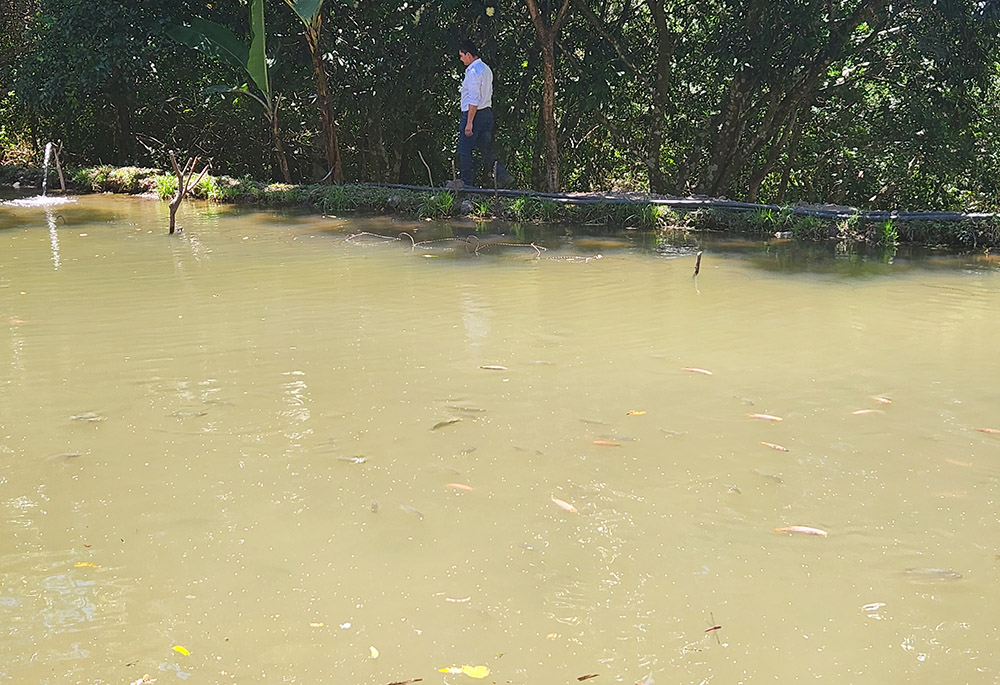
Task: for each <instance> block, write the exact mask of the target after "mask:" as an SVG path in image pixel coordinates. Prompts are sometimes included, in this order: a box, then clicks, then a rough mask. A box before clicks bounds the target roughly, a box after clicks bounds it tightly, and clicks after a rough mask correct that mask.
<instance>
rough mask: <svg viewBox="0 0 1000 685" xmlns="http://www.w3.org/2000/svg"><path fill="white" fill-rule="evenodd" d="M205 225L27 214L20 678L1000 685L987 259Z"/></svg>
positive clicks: (155, 217) (0, 412)
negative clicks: (485, 671) (796, 529)
mask: <svg viewBox="0 0 1000 685" xmlns="http://www.w3.org/2000/svg"><path fill="white" fill-rule="evenodd" d="M180 223H181V225H182V226H183V227H184V232H183V233H182V234H181V235H180V236H174V237H172V238H171V237H169V236H167V235H166V225H167V208H166V206H165V204H161V203H158V202H155V201H150V200H142V199H134V198H120V197H115V198H110V197H101V196H95V197H85V198H79V199H77V200H76V201H75V202H72V203H68V204H62V205H58V206H12V205H0V265H2V269H0V331H2V339H0V534H2V539H3V540H5V544H4V546H3V547H2V548H0V617H2V619H3V622H4V625H5V626H7V631H6V637H5V639H3V640H2V641H0V682H4V681H9V682H18V683H20V682H38V683H65V682H91V683H102V682H104V683H124V682H131V681H133V680H135V679H137V678H140V677H141V676H142V675H143V674H144V673H149V674H150V675H151V677H155V678H157V679H158V682H160V683H170V682H175V681H180V680H188V681H190V682H201V683H227V682H234V683H235V682H240V683H248V682H260V683H273V682H300V683H315V682H329V683H390V682H394V681H401V680H406V679H411V678H423V679H424V682H440V681H442V680H443V681H444V682H451V683H460V682H466V681H467V682H472V681H471V680H467V676H465V675H444V674H441V673H439V672H438V669H440V668H443V667H448V666H462V665H464V664H467V665H485V666H488V667H489V668H490V669H491V674H490V676H489V678H488V679H487V680H486V681H484V682H493V681H496V682H503V683H508V682H509V683H525V684H534V683H552V682H577V681H576V679H577V678H578V677H580V676H583V675H589V674H593V673H597V674H599V676H598V679H595V680H594V682H621V683H629V684H631V683H635V682H637V681H643V680H645V681H646V682H652V681H655V682H658V683H707V682H720V683H734V682H774V681H776V680H778V681H782V682H786V681H792V680H812V679H820V678H823V679H827V680H832V681H834V682H851V683H886V682H913V683H939V682H993V681H994V680H996V679H997V677H1000V675H998V674H1000V663H998V657H997V656H996V649H995V645H996V643H997V639H998V637H1000V634H998V627H997V623H996V618H995V617H996V614H997V609H998V606H997V602H996V600H995V597H996V594H997V593H996V582H997V579H998V563H1000V562H998V557H997V554H998V552H1000V550H998V549H997V542H996V541H997V524H998V520H997V510H998V509H997V488H998V478H1000V434H995V433H988V432H983V431H981V430H979V429H982V428H994V429H1000V411H998V407H1000V388H998V386H997V383H996V379H997V378H998V377H1000V373H998V371H1000V368H998V366H1000V362H998V358H997V355H996V340H997V339H998V338H1000V316H998V313H1000V312H998V292H1000V277H998V271H997V270H996V268H995V266H994V264H993V263H992V262H990V261H989V258H988V257H977V256H975V255H966V256H954V255H946V254H941V255H935V254H923V255H918V256H906V257H903V256H900V255H896V256H895V257H893V258H891V259H890V258H888V257H886V256H884V255H883V256H881V257H878V258H862V257H858V256H852V255H849V254H843V253H837V252H836V251H828V252H823V251H807V250H804V249H803V248H801V247H799V246H796V245H794V244H787V243H778V242H774V243H771V244H753V243H746V242H727V241H722V240H715V241H709V240H707V239H705V238H703V237H694V236H688V237H686V238H685V237H681V238H678V239H677V240H676V241H670V242H658V241H656V240H653V239H652V238H650V237H648V236H641V235H635V234H630V233H623V234H620V235H616V236H610V237H608V236H604V237H592V236H587V235H585V233H584V232H583V229H581V230H578V231H569V232H568V235H564V233H566V232H565V231H563V230H562V229H559V230H558V231H557V232H556V233H544V232H541V231H539V230H538V229H536V228H532V227H525V228H523V229H515V228H513V227H496V226H485V227H480V230H479V231H478V233H477V230H476V229H477V227H476V226H475V225H472V224H469V225H464V224H460V225H437V224H429V223H424V222H404V221H397V220H392V219H363V218H350V217H348V218H342V217H339V218H338V217H319V216H301V215H294V214H288V213H274V212H254V211H249V210H241V209H235V208H232V207H217V206H212V205H206V204H187V203H185V205H183V206H182V208H181V213H180ZM401 231H406V232H408V233H410V234H411V235H413V236H415V237H414V241H413V242H417V241H424V240H431V239H437V238H441V237H443V236H449V235H458V236H467V235H469V234H477V235H478V236H479V237H478V239H473V240H468V241H455V240H445V241H440V242H434V243H423V244H420V245H417V246H416V247H414V244H413V242H411V241H410V240H409V239H406V238H404V239H402V240H396V239H395V238H396V236H398V234H399V233H400V232H401ZM359 232H368V233H370V234H376V235H366V236H358V237H356V238H351V239H348V236H349V235H352V234H356V233H359ZM501 232H502V233H503V236H497V235H492V236H491V234H497V233H501ZM379 236H386V237H388V238H392V239H383V238H380V237H379ZM533 240H534V241H535V242H536V243H537V244H538V245H539V246H540V247H543V248H547V249H546V250H544V251H536V250H535V249H533V248H531V247H527V246H525V244H526V243H529V242H531V241H533ZM496 242H499V243H509V244H506V245H494V244H492V243H496ZM697 249H701V250H703V251H704V257H703V262H702V266H701V273H700V275H699V276H698V278H697V279H693V278H692V270H693V266H694V253H695V251H696V250H697ZM598 256H599V258H598ZM483 367H501V368H483ZM686 369H701V370H704V371H710V372H711V375H708V374H705V373H699V372H697V371H691V370H686ZM858 412H861V413H858ZM752 414H765V415H771V416H774V417H780V418H781V419H783V420H781V421H773V420H766V419H759V418H752V417H751V416H750V415H752ZM764 443H770V444H771V445H772V446H768V445H766V444H764ZM775 446H777V447H783V448H785V450H787V451H782V450H779V449H778V448H777V447H775ZM456 484H457V485H460V486H467V487H462V488H456V487H455V485H456ZM468 488H471V489H468ZM553 498H555V499H557V500H560V501H561V502H563V503H565V504H566V505H569V506H571V507H573V508H574V509H575V510H576V511H575V512H573V511H568V510H567V508H566V507H564V506H561V505H560V504H559V503H557V502H555V501H554V500H553ZM786 526H809V527H813V528H816V529H820V530H822V531H824V532H826V533H828V535H827V536H825V537H824V536H820V535H804V534H790V533H777V532H775V529H776V528H779V527H786ZM716 625H721V626H722V627H721V629H719V630H715V631H709V632H706V630H707V629H709V628H712V627H713V626H716ZM175 646H180V647H183V648H184V649H185V650H186V651H188V652H189V654H183V653H181V652H179V651H176V650H174V649H173V648H174V647H175ZM373 648H374V649H373ZM376 655H377V656H376ZM650 678H651V680H650Z"/></svg>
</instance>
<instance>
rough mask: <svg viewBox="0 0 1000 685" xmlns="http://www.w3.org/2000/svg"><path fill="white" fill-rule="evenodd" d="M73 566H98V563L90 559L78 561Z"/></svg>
mask: <svg viewBox="0 0 1000 685" xmlns="http://www.w3.org/2000/svg"><path fill="white" fill-rule="evenodd" d="M73 566H74V567H75V568H97V564H92V563H90V562H89V561H78V562H76V563H75V564H73Z"/></svg>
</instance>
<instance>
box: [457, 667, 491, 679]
mask: <svg viewBox="0 0 1000 685" xmlns="http://www.w3.org/2000/svg"><path fill="white" fill-rule="evenodd" d="M462 673H464V674H465V675H467V676H469V677H470V678H485V677H486V676H488V675H489V674H490V667H489V666H462Z"/></svg>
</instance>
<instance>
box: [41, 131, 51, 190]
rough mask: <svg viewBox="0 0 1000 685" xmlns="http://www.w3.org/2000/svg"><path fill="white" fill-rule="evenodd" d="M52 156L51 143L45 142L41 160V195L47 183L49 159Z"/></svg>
mask: <svg viewBox="0 0 1000 685" xmlns="http://www.w3.org/2000/svg"><path fill="white" fill-rule="evenodd" d="M51 158H52V143H51V142H48V143H45V159H44V160H43V161H42V197H45V190H46V189H47V188H48V185H49V159H51Z"/></svg>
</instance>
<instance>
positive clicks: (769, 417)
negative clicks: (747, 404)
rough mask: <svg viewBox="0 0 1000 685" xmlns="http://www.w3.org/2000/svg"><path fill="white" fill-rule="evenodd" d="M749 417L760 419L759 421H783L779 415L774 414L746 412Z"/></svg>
mask: <svg viewBox="0 0 1000 685" xmlns="http://www.w3.org/2000/svg"><path fill="white" fill-rule="evenodd" d="M747 418H749V419H760V420H761V421H784V419H783V418H781V417H780V416H775V415H774V414H747Z"/></svg>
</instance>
